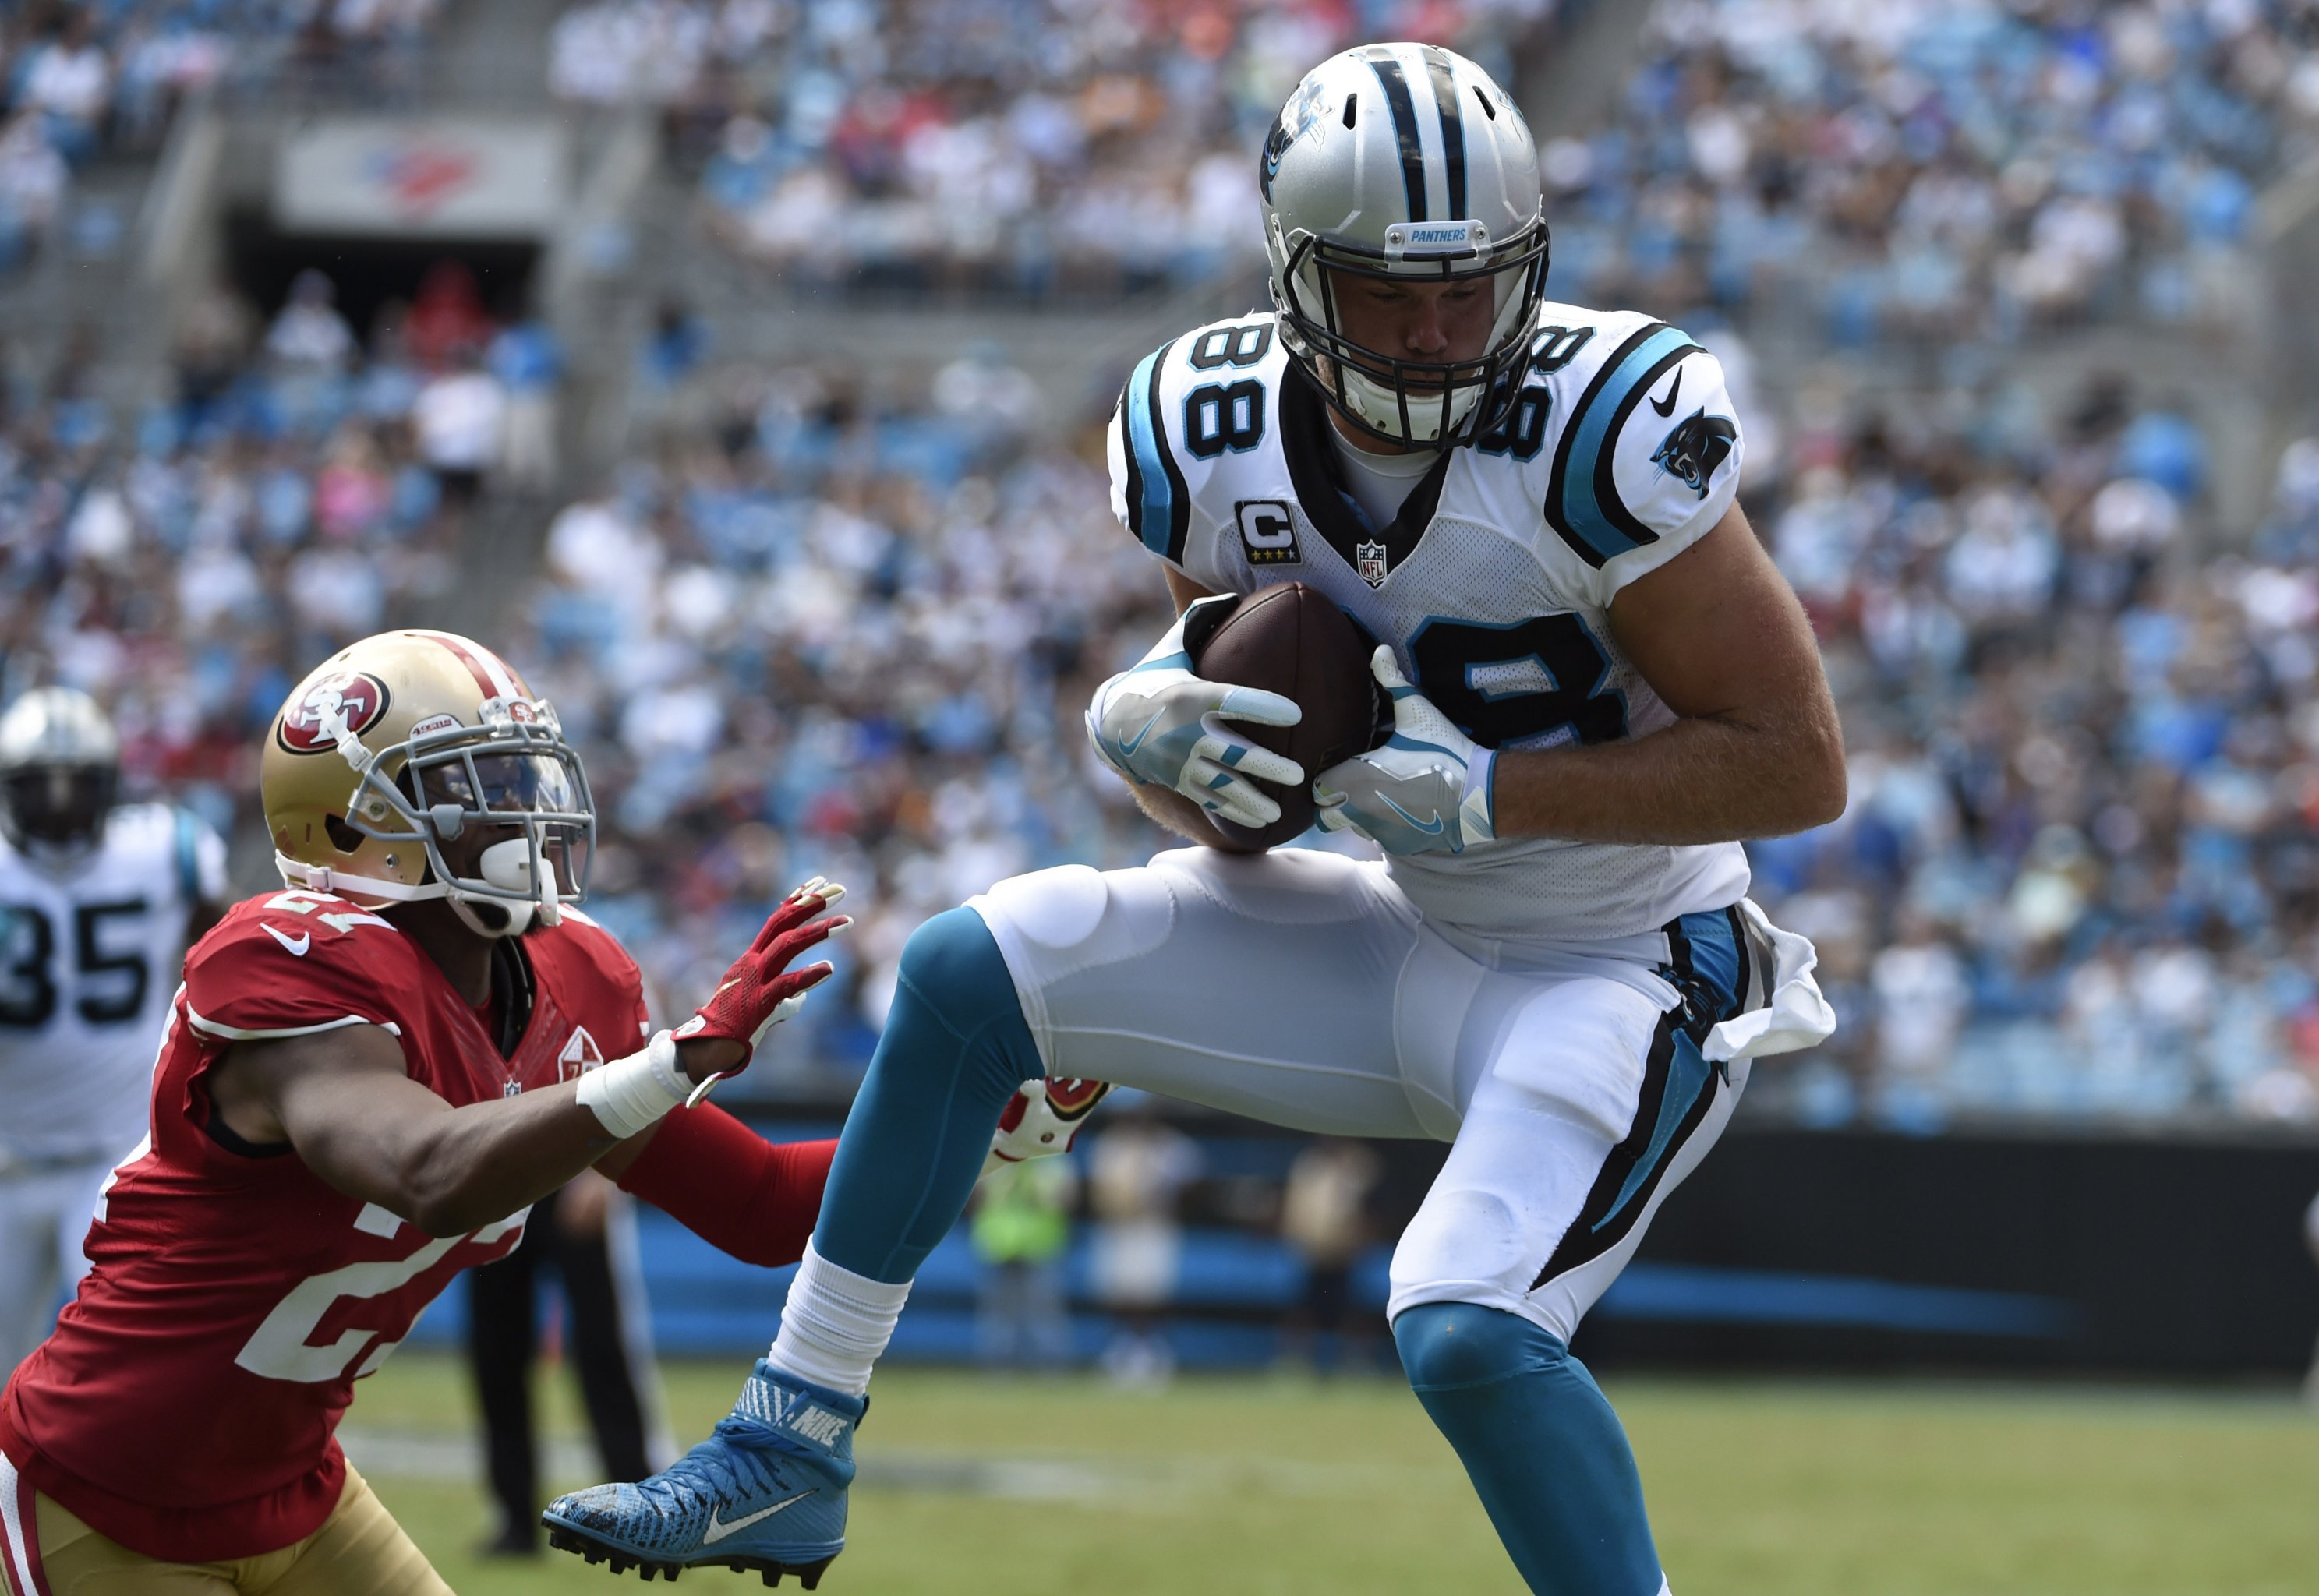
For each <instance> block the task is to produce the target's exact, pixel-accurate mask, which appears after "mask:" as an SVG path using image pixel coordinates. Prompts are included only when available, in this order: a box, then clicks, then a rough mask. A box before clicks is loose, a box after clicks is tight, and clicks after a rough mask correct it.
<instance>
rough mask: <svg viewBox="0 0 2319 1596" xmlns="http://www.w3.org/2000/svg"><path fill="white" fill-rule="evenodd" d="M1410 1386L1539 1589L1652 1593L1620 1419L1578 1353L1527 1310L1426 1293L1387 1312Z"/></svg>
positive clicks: (1655, 1563) (1518, 1564) (1559, 1594)
mask: <svg viewBox="0 0 2319 1596" xmlns="http://www.w3.org/2000/svg"><path fill="white" fill-rule="evenodd" d="M1393 1339H1394V1346H1395V1347H1396V1348H1399V1349H1400V1352H1401V1366H1402V1367H1403V1370H1404V1371H1406V1372H1407V1374H1408V1375H1409V1384H1410V1388H1411V1389H1412V1391H1414V1392H1416V1393H1417V1400H1418V1401H1419V1402H1421V1403H1423V1404H1424V1407H1425V1411H1426V1413H1427V1414H1428V1415H1429V1416H1430V1417H1431V1419H1432V1420H1433V1422H1434V1423H1435V1425H1437V1426H1438V1427H1439V1429H1440V1431H1441V1433H1442V1434H1443V1435H1445V1436H1447V1437H1448V1439H1449V1444H1450V1445H1451V1446H1452V1447H1456V1448H1457V1456H1458V1458H1459V1459H1460V1460H1461V1461H1462V1462H1463V1463H1464V1464H1465V1465H1466V1474H1468V1475H1469V1476H1471V1478H1472V1479H1473V1482H1474V1489H1475V1492H1476V1493H1477V1494H1479V1495H1480V1497H1481V1499H1482V1505H1483V1507H1484V1508H1486V1509H1487V1510H1489V1514H1490V1522H1491V1523H1493V1524H1494V1525H1496V1526H1497V1530H1498V1538H1499V1539H1500V1540H1502V1541H1503V1542H1504V1543H1505V1548H1506V1555H1508V1556H1510V1557H1511V1558H1512V1559H1513V1562H1514V1567H1515V1568H1516V1569H1518V1570H1520V1573H1521V1576H1522V1578H1523V1579H1525V1580H1527V1581H1529V1588H1530V1589H1531V1590H1533V1591H1538V1592H1539V1593H1540V1596H1658V1590H1659V1586H1660V1583H1661V1581H1662V1576H1661V1574H1660V1572H1659V1557H1658V1551H1657V1548H1656V1547H1655V1546H1652V1544H1651V1528H1650V1524H1649V1521H1648V1520H1647V1519H1646V1518H1645V1517H1644V1515H1643V1483H1642V1479H1641V1476H1639V1475H1638V1474H1637V1473H1636V1472H1635V1455H1634V1453H1633V1451H1632V1450H1631V1449H1629V1447H1628V1445H1627V1432H1626V1431H1625V1430H1624V1429H1621V1428H1620V1424H1619V1416H1618V1415H1617V1414H1616V1413H1614V1412H1612V1411H1611V1404H1610V1402H1608V1401H1607V1400H1606V1399H1605V1398H1604V1397H1603V1395H1602V1388H1601V1387H1600V1386H1598V1385H1596V1384H1594V1377H1593V1375H1590V1374H1588V1373H1587V1372H1586V1366H1585V1365H1584V1364H1583V1363H1580V1362H1579V1361H1578V1360H1577V1359H1576V1358H1575V1357H1571V1356H1570V1351H1569V1348H1566V1347H1565V1346H1563V1344H1562V1343H1561V1342H1560V1341H1558V1340H1557V1339H1555V1338H1554V1337H1553V1336H1551V1335H1549V1334H1548V1333H1547V1332H1546V1331H1545V1330H1541V1329H1539V1328H1538V1326H1537V1325H1535V1324H1532V1323H1531V1322H1530V1321H1529V1320H1527V1319H1523V1318H1520V1317H1519V1316H1517V1315H1515V1314H1512V1313H1504V1312H1499V1311H1498V1310H1497V1309H1494V1308H1480V1307H1475V1305H1474V1304H1472V1303H1426V1304H1424V1305H1423V1306H1421V1307H1416V1308H1412V1309H1409V1310H1408V1311H1406V1312H1403V1314H1402V1315H1401V1317H1399V1318H1398V1319H1396V1320H1394V1321H1393Z"/></svg>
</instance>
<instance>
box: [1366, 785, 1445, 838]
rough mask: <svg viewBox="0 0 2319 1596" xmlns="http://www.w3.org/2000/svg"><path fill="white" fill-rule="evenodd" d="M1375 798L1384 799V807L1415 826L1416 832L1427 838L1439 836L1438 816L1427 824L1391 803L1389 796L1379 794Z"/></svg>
mask: <svg viewBox="0 0 2319 1596" xmlns="http://www.w3.org/2000/svg"><path fill="white" fill-rule="evenodd" d="M1377 797H1379V798H1383V799H1385V807H1386V808H1388V809H1391V810H1392V811H1393V812H1394V814H1396V815H1398V816H1401V817H1402V818H1403V820H1406V821H1408V822H1409V824H1410V825H1413V826H1415V827H1416V828H1417V829H1418V830H1420V831H1421V832H1423V833H1424V834H1426V835H1427V836H1429V837H1433V836H1439V835H1440V834H1441V816H1439V815H1436V816H1434V817H1433V818H1432V820H1431V821H1430V822H1427V821H1423V820H1420V819H1419V818H1418V817H1417V816H1414V815H1412V814H1411V813H1410V812H1409V811H1408V810H1406V809H1404V808H1403V807H1401V806H1400V805H1399V804H1396V803H1394V801H1393V799H1392V798H1391V797H1390V796H1389V795H1387V794H1385V793H1382V792H1381V793H1379V794H1377Z"/></svg>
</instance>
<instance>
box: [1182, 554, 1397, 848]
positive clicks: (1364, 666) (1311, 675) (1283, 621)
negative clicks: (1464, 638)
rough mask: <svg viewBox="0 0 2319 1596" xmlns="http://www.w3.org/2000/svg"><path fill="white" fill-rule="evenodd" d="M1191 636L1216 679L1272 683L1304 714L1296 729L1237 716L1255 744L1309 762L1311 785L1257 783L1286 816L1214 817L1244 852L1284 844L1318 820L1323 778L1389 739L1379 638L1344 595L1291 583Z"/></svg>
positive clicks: (1227, 844) (1201, 667)
mask: <svg viewBox="0 0 2319 1596" xmlns="http://www.w3.org/2000/svg"><path fill="white" fill-rule="evenodd" d="M1187 642H1189V643H1191V650H1190V652H1191V655H1192V668H1193V669H1194V670H1195V671H1196V672H1199V674H1200V675H1202V676H1204V677H1205V678H1207V679H1208V680H1209V681H1229V682H1231V683H1232V684H1233V685H1235V686H1238V687H1256V688H1262V689H1264V690H1266V691H1268V692H1276V693H1278V694H1280V695H1281V696H1282V697H1283V698H1286V699H1292V700H1294V701H1295V704H1296V705H1297V707H1298V708H1301V709H1303V710H1304V719H1303V720H1301V721H1299V722H1297V724H1296V725H1295V726H1255V725H1252V724H1250V723H1249V722H1247V721H1235V722H1233V723H1232V724H1233V726H1235V727H1236V728H1237V729H1238V730H1239V732H1240V733H1241V735H1244V736H1246V737H1247V738H1248V739H1249V741H1250V742H1251V743H1256V744H1260V745H1262V746H1263V747H1266V748H1269V749H1271V750H1272V751H1273V752H1274V753H1282V754H1286V755H1287V756H1288V757H1289V758H1290V759H1293V760H1295V762H1297V763H1298V764H1300V765H1302V766H1304V785H1303V786H1301V787H1298V788H1296V789H1294V790H1291V789H1287V788H1284V787H1280V786H1277V785H1276V784H1275V783H1273V782H1270V781H1259V782H1258V783H1257V785H1258V786H1259V787H1260V788H1262V789H1264V791H1265V792H1266V793H1268V794H1269V795H1270V796H1271V797H1272V798H1273V799H1274V800H1275V801H1276V802H1277V803H1278V804H1279V805H1280V818H1279V819H1277V820H1276V821H1274V822H1273V823H1272V824H1271V825H1268V826H1265V827H1263V828H1262V829H1260V830H1259V829H1256V828H1252V827H1250V826H1245V825H1234V824H1233V823H1232V822H1231V821H1229V820H1222V819H1216V818H1214V816H1211V817H1210V823H1211V824H1212V825H1214V827H1215V830H1216V833H1217V838H1216V843H1215V845H1216V846H1217V847H1220V848H1223V849H1227V850H1229V851H1231V852H1237V853H1260V852H1263V851H1264V850H1265V849H1267V848H1277V847H1278V846H1279V845H1280V844H1281V843H1286V842H1287V841H1289V840H1290V839H1291V838H1293V837H1296V836H1299V835H1301V834H1303V833H1304V829H1305V828H1306V827H1307V826H1309V825H1312V824H1313V810H1314V807H1315V806H1314V804H1313V777H1315V776H1317V775H1319V774H1320V773H1321V772H1322V771H1325V770H1327V769H1328V768H1329V767H1330V766H1331V765H1333V764H1335V763H1337V762H1339V761H1340V760H1346V759H1350V758H1351V757H1352V756H1353V755H1355V754H1357V753H1364V752H1366V751H1367V750H1368V749H1370V748H1374V747H1376V744H1377V743H1378V742H1379V741H1380V740H1381V736H1382V733H1383V728H1384V727H1385V726H1386V725H1387V724H1388V723H1389V720H1390V715H1389V712H1388V708H1387V706H1386V703H1385V691H1384V690H1383V689H1381V688H1380V687H1378V686H1377V684H1376V678H1375V677H1373V676H1371V675H1370V674H1369V654H1370V652H1371V651H1372V650H1374V649H1375V648H1376V640H1375V639H1374V638H1372V637H1370V636H1369V635H1368V634H1367V632H1366V631H1365V630H1363V629H1362V627H1361V626H1360V625H1359V623H1358V622H1357V621H1355V620H1354V619H1353V618H1352V617H1350V616H1349V615H1347V614H1346V613H1345V612H1344V611H1343V610H1341V609H1338V608H1337V605H1336V602H1335V600H1331V599H1330V598H1329V597H1328V596H1327V595H1325V594H1323V593H1322V592H1321V591H1319V590H1318V589H1316V588H1310V587H1307V586H1305V585H1304V583H1303V582H1283V583H1281V584H1280V585H1279V586H1277V587H1269V588H1266V589H1264V590H1263V591H1260V592H1255V593H1250V594H1248V595H1247V596H1246V597H1244V598H1242V599H1241V600H1240V602H1239V603H1238V604H1236V605H1234V606H1233V607H1232V609H1231V611H1230V612H1229V613H1228V614H1226V615H1225V616H1224V617H1223V619H1222V620H1220V621H1219V622H1217V623H1216V625H1215V626H1214V628H1213V629H1212V630H1210V631H1209V632H1208V634H1207V635H1206V636H1205V637H1202V638H1199V639H1196V640H1193V639H1187Z"/></svg>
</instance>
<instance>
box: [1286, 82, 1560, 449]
mask: <svg viewBox="0 0 2319 1596" xmlns="http://www.w3.org/2000/svg"><path fill="white" fill-rule="evenodd" d="M1258 182H1259V186H1260V187H1261V188H1262V190H1263V193H1264V231H1265V248H1266V251H1267V253H1268V255H1269V256H1270V257H1271V263H1272V272H1271V279H1272V302H1273V304H1274V306H1275V308H1277V310H1278V311H1279V312H1280V329H1281V341H1282V342H1283V343H1284V344H1285V345H1286V347H1287V348H1288V350H1289V352H1290V353H1291V354H1292V355H1294V356H1295V357H1296V359H1297V360H1298V362H1299V363H1300V364H1302V365H1304V368H1305V370H1307V371H1308V372H1310V373H1311V374H1313V377H1314V378H1315V379H1316V380H1317V381H1318V382H1319V383H1320V384H1321V387H1322V392H1325V393H1327V394H1328V395H1329V397H1330V399H1331V401H1334V402H1335V404H1336V406H1337V408H1338V410H1340V411H1341V412H1342V413H1343V414H1344V415H1345V416H1346V417H1347V418H1348V419H1349V420H1351V421H1352V422H1353V424H1354V425H1355V426H1357V427H1358V428H1360V430H1362V431H1363V432H1366V433H1368V434H1370V435H1371V436H1373V437H1378V438H1381V439H1383V440H1385V442H1387V443H1394V444H1402V445H1417V446H1424V447H1430V448H1438V449H1446V448H1451V447H1454V446H1457V445H1458V444H1462V443H1466V442H1469V441H1471V440H1472V439H1473V438H1474V437H1476V436H1478V435H1480V434H1482V433H1484V432H1486V431H1488V430H1489V429H1490V428H1492V427H1493V426H1494V425H1496V423H1497V422H1498V420H1499V419H1501V418H1502V416H1503V414H1504V413H1505V410H1506V409H1507V407H1509V406H1510V405H1511V404H1512V402H1513V398H1514V389H1515V388H1516V386H1517V385H1518V383H1519V382H1520V367H1521V363H1522V361H1523V360H1524V358H1525V357H1526V356H1527V353H1528V350H1529V333H1530V324H1531V323H1532V322H1533V321H1535V320H1537V316H1538V303H1539V302H1540V300H1541V299H1543V298H1544V296H1545V289H1546V266H1547V254H1548V235H1547V226H1546V207H1545V203H1544V202H1543V201H1542V200H1541V199H1540V197H1539V194H1538V150H1537V147H1536V146H1535V145H1534V144H1533V143H1532V142H1531V140H1530V133H1529V125H1528V124H1527V123H1526V122H1523V121H1522V115H1521V113H1520V111H1517V110H1516V109H1515V108H1514V103H1513V101H1512V100H1511V99H1510V98H1508V97H1507V95H1506V92H1505V90H1503V89H1502V88H1500V87H1499V86H1497V85H1496V84H1495V83H1493V81H1491V78H1490V75H1489V74H1488V73H1486V72H1484V71H1483V70H1482V69H1481V68H1479V67H1476V66H1475V65H1474V63H1473V62H1471V61H1469V60H1467V59H1466V58H1465V57H1463V56H1460V55H1457V54H1456V53H1454V52H1452V51H1449V50H1442V49H1440V48H1439V47H1438V46H1435V45H1430V44H1369V45H1363V46H1361V47H1359V48H1358V49H1356V50H1347V51H1345V52H1344V53H1343V54H1341V55H1337V56H1331V58H1330V59H1327V60H1325V61H1323V62H1322V63H1321V64H1320V65H1319V66H1318V67H1315V68H1313V70H1312V71H1310V72H1308V73H1306V74H1305V75H1304V82H1302V83H1300V84H1298V85H1297V86H1296V92H1295V94H1293V95H1289V96H1288V104H1286V105H1285V106H1283V107H1282V108H1281V112H1280V120H1279V121H1278V122H1277V123H1275V124H1274V126H1273V130H1272V135H1271V137H1270V138H1268V139H1267V140H1265V145H1264V161H1263V166H1262V167H1261V168H1260V170H1259V173H1258ZM1340 275H1357V276H1367V277H1398V278H1417V279H1421V280H1423V281H1426V282H1454V281H1459V280H1463V279H1469V278H1486V279H1487V280H1488V281H1489V284H1490V285H1491V288H1492V290H1493V294H1494V296H1495V298H1494V305H1495V311H1496V314H1495V317H1494V319H1493V321H1492V324H1491V329H1490V341H1489V345H1488V347H1487V348H1485V349H1484V352H1483V353H1482V355H1481V356H1479V357H1478V358H1476V359H1472V360H1461V361H1454V362H1436V363H1429V362H1423V361H1412V360H1407V359H1404V358H1402V357H1401V356H1400V355H1399V354H1397V353H1391V352H1387V351H1385V350H1379V349H1370V348H1367V347H1363V346H1361V345H1359V344H1358V343H1355V342H1354V341H1352V340H1351V339H1349V338H1347V337H1346V336H1345V335H1344V333H1343V332H1342V331H1341V330H1340V324H1339V318H1338V313H1337V302H1336V295H1335V292H1334V285H1333V283H1332V281H1331V279H1332V278H1334V277H1337V276H1340Z"/></svg>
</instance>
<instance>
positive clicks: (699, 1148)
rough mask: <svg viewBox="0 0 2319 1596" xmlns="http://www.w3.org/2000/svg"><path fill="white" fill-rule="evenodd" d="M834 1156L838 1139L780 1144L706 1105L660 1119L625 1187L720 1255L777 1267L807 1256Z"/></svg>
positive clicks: (630, 1169)
mask: <svg viewBox="0 0 2319 1596" xmlns="http://www.w3.org/2000/svg"><path fill="white" fill-rule="evenodd" d="M836 1154H837V1143H836V1142H835V1141H792V1142H788V1143H786V1144H783V1145H781V1146H775V1145H774V1144H773V1143H771V1142H770V1141H766V1140H765V1139H764V1138H763V1137H762V1136H760V1135H758V1134H757V1133H756V1132H754V1131H752V1130H751V1129H749V1127H748V1126H746V1125H744V1124H743V1123H741V1122H740V1121H739V1120H736V1119H735V1118H734V1117H733V1116H732V1115H731V1114H726V1112H725V1111H724V1110H723V1109H721V1108H718V1107H717V1105H714V1104H710V1103H704V1104H702V1105H700V1106H699V1107H698V1108H680V1109H678V1110H677V1111H676V1112H675V1113H673V1114H670V1115H669V1116H668V1117H667V1118H666V1119H664V1120H663V1121H661V1123H660V1132H659V1134H657V1135H655V1136H654V1138H653V1139H652V1143H651V1145H650V1146H648V1147H646V1148H645V1150H644V1153H643V1155H642V1156H641V1157H639V1158H638V1159H636V1162H635V1163H633V1164H631V1165H629V1166H628V1172H627V1174H626V1175H624V1176H622V1177H620V1183H619V1184H620V1189H621V1190H622V1191H625V1192H633V1193H635V1194H636V1195H637V1196H639V1197H642V1198H643V1199H644V1200H645V1202H647V1203H649V1204H652V1205H653V1206H654V1207H655V1208H657V1209H659V1210H660V1211H661V1212H663V1213H665V1214H667V1215H668V1216H669V1217H670V1218H671V1219H673V1220H675V1221H676V1222H678V1223H679V1224H681V1225H682V1226H683V1227H684V1228H685V1229H686V1230H688V1231H691V1232H692V1233H693V1234H694V1235H696V1236H699V1238H700V1239H701V1240H704V1241H707V1242H708V1243H709V1244H710V1245H711V1246H713V1247H715V1248H717V1249H719V1250H720V1251H724V1252H728V1253H731V1254H732V1255H733V1256H734V1257H735V1258H739V1259H740V1260H741V1261H742V1262H743V1263H744V1264H758V1265H762V1266H763V1267H766V1268H769V1269H771V1268H778V1267H781V1265H783V1264H793V1263H795V1262H797V1261H798V1259H799V1258H803V1257H804V1256H805V1244H806V1239H807V1238H808V1237H809V1236H811V1235H812V1234H813V1224H814V1221H815V1220H817V1219H818V1218H819V1217H820V1216H821V1188H822V1187H823V1186H826V1185H827V1184H828V1182H829V1160H830V1159H833V1158H835V1156H836Z"/></svg>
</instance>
